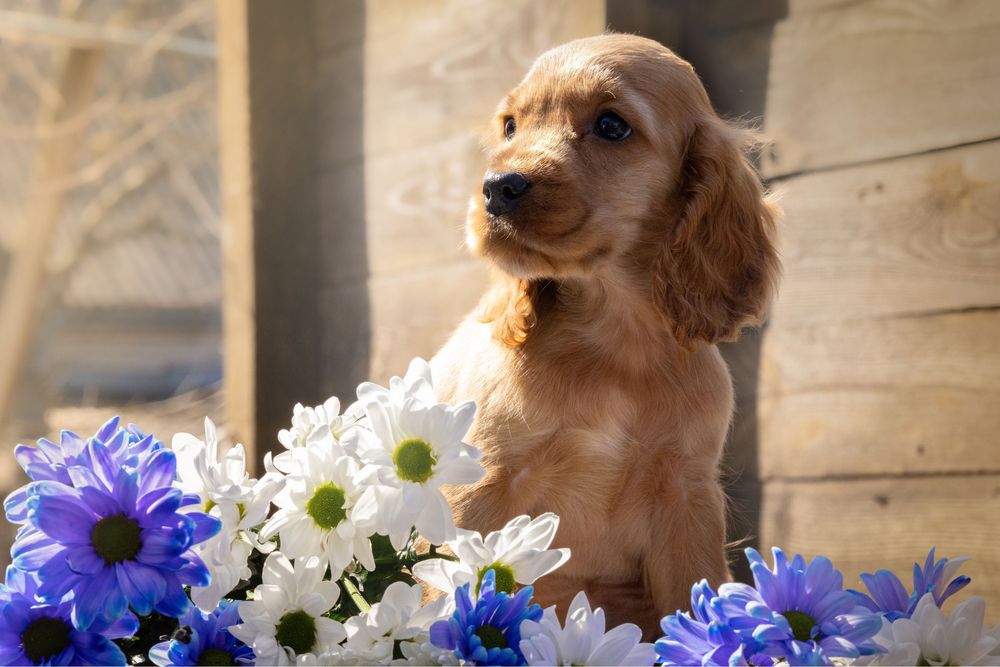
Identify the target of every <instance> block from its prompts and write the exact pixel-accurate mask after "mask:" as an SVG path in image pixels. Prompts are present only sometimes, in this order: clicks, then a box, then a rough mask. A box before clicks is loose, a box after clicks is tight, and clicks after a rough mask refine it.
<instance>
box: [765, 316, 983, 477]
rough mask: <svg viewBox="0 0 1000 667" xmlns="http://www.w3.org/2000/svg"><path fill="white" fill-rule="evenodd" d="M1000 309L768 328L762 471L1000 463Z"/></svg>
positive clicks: (816, 473)
mask: <svg viewBox="0 0 1000 667" xmlns="http://www.w3.org/2000/svg"><path fill="white" fill-rule="evenodd" d="M998 340H1000V311H985V312H969V313H957V314H950V315H938V316H933V317H916V318H908V319H892V320H890V319H886V320H870V321H856V322H849V323H842V324H826V325H820V326H814V327H796V328H780V327H772V328H770V329H768V332H767V335H766V336H765V342H764V350H763V360H762V364H761V383H760V397H759V406H760V424H761V471H762V474H763V475H764V476H765V477H775V476H778V477H796V478H799V477H802V478H806V477H808V478H822V477H825V476H830V475H859V474H862V475H865V474H880V473H903V472H939V471H952V472H953V471H965V472H970V471H981V470H991V471H998V470H1000V459H998V458H997V455H996V447H997V436H996V434H997V433H998V432H1000V409H998V406H1000V348H998V346H997V341H998Z"/></svg>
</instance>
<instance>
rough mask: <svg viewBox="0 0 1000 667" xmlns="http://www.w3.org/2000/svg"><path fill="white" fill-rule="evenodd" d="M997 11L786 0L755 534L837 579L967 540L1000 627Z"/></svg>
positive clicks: (776, 87) (902, 568)
mask: <svg viewBox="0 0 1000 667" xmlns="http://www.w3.org/2000/svg"><path fill="white" fill-rule="evenodd" d="M998 43H1000V5H998V4H997V3H995V2H993V1H992V0H956V1H953V2H944V1H932V0H912V1H906V2H899V1H894V0H864V1H861V2H853V3H844V2H836V1H833V0H831V1H829V2H827V1H822V2H817V1H815V0H813V1H811V2H809V1H806V0H799V1H795V0H793V1H792V2H791V3H790V6H789V15H788V17H787V18H786V19H785V20H783V21H781V22H780V23H779V24H778V25H777V27H776V30H775V34H774V39H773V42H772V45H771V67H770V75H769V82H768V88H767V104H766V115H765V123H766V131H767V133H768V134H769V135H771V136H772V137H773V138H774V139H775V145H774V149H773V151H772V152H771V153H770V154H768V155H766V156H765V170H766V173H767V174H768V175H769V176H770V177H771V179H772V183H773V184H775V186H776V188H777V189H778V190H779V191H781V192H782V195H783V202H784V207H785V210H786V213H787V218H786V220H785V223H784V226H783V230H782V236H783V238H782V245H783V261H784V267H785V276H784V280H783V283H782V288H781V295H780V298H779V300H778V303H777V304H776V306H775V308H774V312H773V315H772V318H771V323H770V326H769V329H768V332H767V334H766V335H765V342H764V349H763V361H762V377H761V385H760V396H759V404H760V429H761V431H760V443H761V445H760V446H761V461H760V468H761V473H762V476H763V478H764V480H765V492H764V508H763V538H762V541H763V542H764V543H771V544H777V545H781V546H782V547H784V548H785V549H789V550H794V551H802V552H804V553H806V554H809V555H813V554H818V553H822V554H826V555H828V556H830V557H831V558H832V559H833V561H834V562H835V563H837V564H838V565H839V566H840V567H841V569H842V570H843V571H844V574H845V577H846V578H847V579H848V580H849V581H856V577H857V575H858V573H859V572H862V571H871V568H875V567H888V568H889V569H892V570H894V571H896V572H897V573H898V574H899V575H900V576H902V577H903V578H904V581H908V580H909V572H910V569H911V568H912V563H913V561H914V560H915V559H918V558H919V557H920V556H921V555H922V554H924V553H925V552H926V551H927V549H929V548H930V547H931V546H935V545H936V546H937V547H938V551H939V554H941V555H947V556H960V555H969V556H972V557H973V560H972V561H971V562H970V563H969V564H968V565H967V566H966V571H967V573H968V574H970V575H971V576H972V578H973V590H974V591H975V592H976V593H978V594H980V595H984V596H985V597H987V598H988V600H989V604H988V609H989V615H990V616H992V621H993V622H994V623H995V622H997V621H1000V575H998V574H997V572H996V563H997V562H998V561H1000V51H998V50H997V48H996V45H997V44H998Z"/></svg>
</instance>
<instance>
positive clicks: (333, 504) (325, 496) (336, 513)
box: [306, 482, 347, 530]
mask: <svg viewBox="0 0 1000 667" xmlns="http://www.w3.org/2000/svg"><path fill="white" fill-rule="evenodd" d="M344 500H345V498H344V490H343V489H342V488H340V487H339V486H337V485H336V484H334V483H333V482H327V483H326V484H324V485H323V486H318V487H316V490H315V491H314V492H313V495H312V498H310V499H309V502H307V503H306V512H307V513H308V514H309V516H311V517H312V520H313V521H315V522H316V525H317V526H319V527H320V528H322V529H323V530H331V529H333V528H336V527H337V526H339V525H340V522H341V521H343V520H344V519H346V518H347V510H345V509H344Z"/></svg>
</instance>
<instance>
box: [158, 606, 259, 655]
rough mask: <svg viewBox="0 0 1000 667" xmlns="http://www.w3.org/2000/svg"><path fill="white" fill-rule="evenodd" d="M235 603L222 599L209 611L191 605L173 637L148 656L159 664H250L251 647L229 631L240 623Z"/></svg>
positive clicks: (161, 643)
mask: <svg viewBox="0 0 1000 667" xmlns="http://www.w3.org/2000/svg"><path fill="white" fill-rule="evenodd" d="M239 604H240V603H239V602H233V601H231V600H222V601H221V602H220V603H219V606H218V607H216V608H215V610H214V611H213V612H212V613H211V614H206V613H205V612H203V611H201V610H200V609H198V608H197V607H195V606H194V605H192V606H191V607H190V609H188V611H187V613H185V614H184V615H183V616H181V617H180V618H179V619H178V620H179V621H180V624H181V626H180V629H179V630H178V631H177V632H175V633H174V636H173V637H171V638H170V639H169V640H168V641H165V642H160V643H159V644H157V645H156V646H154V647H153V648H151V649H150V650H149V659H150V660H152V661H153V663H154V664H156V665H159V666H160V667H175V666H179V665H252V664H254V659H255V657H254V654H253V649H251V648H250V647H249V646H247V645H246V644H244V643H243V642H241V641H240V640H238V639H236V637H233V636H232V635H231V634H230V633H229V626H231V625H236V624H237V623H239V622H240V614H239Z"/></svg>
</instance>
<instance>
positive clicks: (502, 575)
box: [476, 563, 517, 594]
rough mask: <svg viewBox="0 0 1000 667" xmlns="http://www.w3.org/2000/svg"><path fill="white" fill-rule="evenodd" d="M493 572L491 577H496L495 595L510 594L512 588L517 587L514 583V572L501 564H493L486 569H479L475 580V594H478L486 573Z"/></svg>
mask: <svg viewBox="0 0 1000 667" xmlns="http://www.w3.org/2000/svg"><path fill="white" fill-rule="evenodd" d="M490 570H493V575H494V576H495V577H496V590H497V593H511V592H513V591H514V588H516V587H517V582H515V581H514V570H512V569H510V566H508V565H504V564H503V563H493V564H492V565H487V566H486V567H482V568H479V576H478V577H477V578H476V593H477V594H478V593H479V589H480V588H482V586H483V577H485V576H486V573H487V572H489V571H490Z"/></svg>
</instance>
